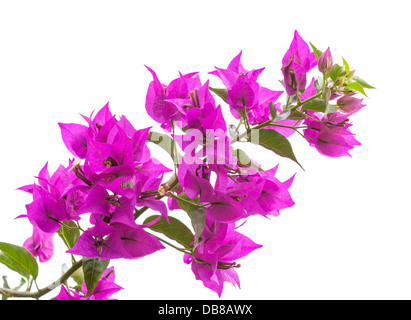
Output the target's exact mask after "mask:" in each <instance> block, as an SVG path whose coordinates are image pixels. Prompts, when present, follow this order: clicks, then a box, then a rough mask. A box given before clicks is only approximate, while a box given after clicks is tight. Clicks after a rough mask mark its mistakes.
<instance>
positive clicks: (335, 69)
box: [330, 63, 344, 82]
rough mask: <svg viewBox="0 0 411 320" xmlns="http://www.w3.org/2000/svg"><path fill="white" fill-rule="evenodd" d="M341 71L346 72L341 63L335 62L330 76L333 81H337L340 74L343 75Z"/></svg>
mask: <svg viewBox="0 0 411 320" xmlns="http://www.w3.org/2000/svg"><path fill="white" fill-rule="evenodd" d="M341 72H344V69H343V67H341V66H340V65H339V64H337V63H336V64H334V65H333V67H332V69H331V71H330V78H331V80H332V81H334V82H335V81H336V80H337V78H338V77H339V76H341Z"/></svg>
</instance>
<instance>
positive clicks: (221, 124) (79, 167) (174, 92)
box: [20, 31, 364, 299]
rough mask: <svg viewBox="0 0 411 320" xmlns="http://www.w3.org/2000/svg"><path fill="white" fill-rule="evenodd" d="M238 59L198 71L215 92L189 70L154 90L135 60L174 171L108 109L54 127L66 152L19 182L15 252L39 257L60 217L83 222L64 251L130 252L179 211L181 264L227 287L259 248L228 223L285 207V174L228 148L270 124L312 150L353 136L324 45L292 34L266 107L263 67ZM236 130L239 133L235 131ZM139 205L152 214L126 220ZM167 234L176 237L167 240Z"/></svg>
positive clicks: (126, 255) (345, 86)
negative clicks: (25, 226)
mask: <svg viewBox="0 0 411 320" xmlns="http://www.w3.org/2000/svg"><path fill="white" fill-rule="evenodd" d="M315 50H317V49H315ZM241 55H242V53H241V52H240V54H238V55H237V56H236V57H235V58H234V59H233V60H232V61H231V62H230V63H229V65H228V67H227V68H226V69H223V68H215V70H214V71H211V72H210V74H211V75H214V76H217V77H218V78H219V79H220V80H221V82H222V84H223V85H224V87H225V88H224V89H218V90H216V89H214V88H210V87H209V81H208V80H207V81H206V82H205V83H202V82H201V81H200V78H199V76H198V74H197V73H188V74H181V73H180V74H179V77H177V78H176V79H174V80H173V81H171V82H170V83H169V84H168V85H165V84H163V83H162V82H161V81H160V80H159V78H158V76H157V74H156V73H155V72H154V71H153V70H152V69H150V68H148V67H147V69H148V70H149V72H150V73H151V75H152V77H153V80H152V81H151V83H150V84H149V86H148V91H147V95H146V103H145V109H146V111H147V113H148V114H149V115H150V117H151V118H152V119H153V120H154V121H155V122H157V123H158V124H160V125H161V128H163V130H164V132H165V133H162V134H159V136H161V137H162V139H163V142H164V141H170V143H169V144H167V147H168V148H169V149H168V151H169V153H170V154H171V155H172V157H173V160H174V168H167V167H166V166H164V165H163V164H162V161H161V160H158V159H156V158H154V157H152V155H151V152H150V148H151V147H155V143H156V141H154V140H153V139H152V136H151V135H152V134H153V133H155V132H153V131H152V130H151V129H152V128H151V127H148V128H143V129H135V128H134V127H133V125H132V124H131V122H130V121H129V120H128V119H127V118H126V117H125V116H121V117H117V116H115V115H113V114H112V113H111V111H110V109H109V106H108V104H107V105H105V106H104V107H103V108H102V109H100V110H99V111H98V112H97V113H96V114H95V115H94V112H93V113H92V114H91V115H90V116H89V117H88V116H83V118H84V120H85V124H74V123H59V126H60V130H61V135H62V139H63V142H64V144H65V146H66V147H67V149H68V150H69V151H70V152H71V153H72V155H73V156H74V157H75V158H74V159H71V160H69V162H68V165H67V166H60V167H59V168H58V169H57V170H56V171H55V172H54V173H53V174H52V175H50V173H49V171H48V168H47V164H46V165H45V166H44V168H43V169H42V170H41V171H40V173H39V174H38V176H37V182H36V183H34V184H30V185H27V186H24V187H22V188H20V189H21V190H24V191H26V192H28V193H30V194H31V195H32V198H33V201H32V202H31V203H30V204H28V205H27V206H26V208H27V216H26V217H27V218H28V220H29V222H30V223H31V224H32V225H33V235H32V236H31V237H30V238H29V239H28V240H27V241H26V242H25V243H24V247H26V248H27V249H28V250H29V251H30V252H31V253H32V254H33V255H34V256H38V257H39V259H40V261H41V262H45V261H48V260H49V259H50V258H51V256H52V254H53V235H54V234H55V233H56V232H57V231H58V230H59V229H60V228H62V227H64V226H65V225H66V224H67V223H69V222H75V224H77V225H78V226H79V222H80V221H81V220H83V219H87V221H88V222H89V223H90V224H91V226H90V227H89V228H87V229H86V230H84V231H83V230H82V229H81V228H79V230H81V231H82V232H81V235H80V236H79V238H78V240H77V241H76V243H75V244H74V245H73V246H72V247H69V248H68V250H67V253H70V254H73V255H78V256H82V257H96V258H98V259H100V260H107V259H120V258H122V259H138V258H141V257H144V256H146V255H149V254H152V253H154V252H156V251H159V250H161V249H164V246H163V244H162V241H161V240H162V239H161V238H159V237H157V236H155V235H153V234H151V233H150V232H148V231H150V229H151V228H153V229H154V230H157V231H159V232H160V233H161V229H160V230H159V229H155V226H156V224H157V223H160V222H164V221H166V222H167V223H169V224H171V223H174V222H173V221H174V220H173V221H171V220H170V217H169V213H170V212H172V211H173V210H184V211H186V212H187V213H188V215H189V216H190V218H191V220H192V227H193V229H194V233H193V234H192V239H191V241H189V243H187V244H186V245H185V247H184V248H180V251H183V252H185V253H184V262H185V263H186V264H190V265H191V270H192V272H193V273H194V275H195V278H196V279H198V280H201V281H202V282H203V283H204V285H205V286H206V287H207V288H210V289H211V290H214V291H215V292H216V293H217V294H218V295H219V296H221V294H222V291H223V286H224V283H225V282H230V283H232V284H234V285H237V286H238V287H239V286H240V281H239V278H238V274H237V272H236V270H237V268H238V267H239V266H240V265H239V264H238V263H237V261H238V260H239V259H241V258H242V257H244V256H246V255H248V254H249V253H251V252H252V251H254V250H255V249H257V248H260V247H261V245H258V244H256V243H254V242H253V241H252V240H251V239H249V238H248V237H246V236H245V235H243V234H241V233H239V232H238V231H237V230H238V228H239V224H241V222H242V221H244V219H247V218H249V217H251V216H253V215H261V216H264V217H268V216H277V215H279V213H280V211H281V210H282V209H286V208H289V207H291V206H293V205H294V201H293V200H292V197H291V195H290V192H289V189H290V187H291V185H292V182H293V178H294V176H292V177H290V179H288V180H286V181H280V180H279V179H278V178H276V171H277V168H278V165H277V166H274V167H273V168H270V169H268V170H263V169H262V168H261V167H260V166H259V165H256V164H255V163H254V162H253V160H250V161H249V162H248V163H244V162H243V161H241V159H240V157H239V153H238V150H237V149H235V148H234V146H233V145H234V143H235V142H236V141H238V140H239V139H241V138H244V137H245V139H246V140H245V141H246V142H247V141H248V142H250V141H249V140H247V139H248V138H249V134H250V132H251V130H257V129H265V130H269V132H271V131H275V136H273V137H275V138H276V139H285V141H287V139H286V138H287V137H288V136H290V135H291V134H293V133H294V132H298V133H299V134H300V135H302V136H303V137H304V138H305V139H306V140H307V141H308V143H309V145H310V146H313V147H315V148H316V149H317V150H318V151H319V152H320V153H321V154H323V155H326V156H329V157H340V156H344V155H349V153H348V151H349V150H351V149H352V148H353V147H354V146H355V145H359V142H358V141H357V140H356V139H355V138H354V135H353V133H352V132H351V131H350V127H351V126H352V124H351V123H350V122H349V118H348V117H349V116H351V115H352V114H354V113H355V112H357V111H359V110H360V109H361V108H362V107H363V106H364V105H363V104H362V99H358V98H356V97H354V95H355V94H356V92H354V91H353V90H351V89H350V86H349V83H351V81H352V80H350V79H352V72H351V73H350V70H348V69H347V70H344V68H337V69H338V70H334V69H335V66H334V65H333V60H332V56H331V52H330V50H329V48H328V49H327V51H325V52H324V53H321V52H319V51H318V50H317V52H312V51H311V50H310V47H309V46H308V45H307V43H306V42H305V41H304V40H303V39H302V38H301V37H300V35H299V34H298V33H297V31H296V32H295V35H294V39H293V41H292V43H291V46H290V48H289V49H288V51H287V52H286V53H285V55H284V58H283V60H282V68H281V70H282V73H283V77H284V78H283V80H282V83H283V85H284V88H285V91H286V95H287V103H286V104H285V105H281V103H280V102H277V99H278V98H279V97H280V96H281V95H282V94H283V91H276V90H271V89H268V88H266V87H263V86H261V85H260V84H259V82H258V77H259V75H260V74H261V73H262V71H263V70H264V68H260V69H252V70H246V69H245V68H244V67H243V65H242V63H241ZM317 65H318V69H319V71H320V72H321V73H322V74H323V77H322V81H321V82H319V81H316V80H315V78H313V79H312V81H311V82H310V84H309V85H308V86H307V74H308V73H309V72H310V71H311V70H313V69H314V68H315V67H316V66H317ZM333 70H334V71H333ZM333 72H334V73H335V74H334V73H333ZM344 72H345V73H344ZM215 92H218V95H219V96H220V97H221V98H222V99H223V100H224V102H226V103H227V105H228V107H229V110H230V112H231V114H232V115H233V116H234V119H237V121H238V119H239V120H240V123H239V125H238V126H237V127H236V129H235V130H232V129H233V128H232V127H233V126H232V125H230V126H227V122H226V121H227V120H226V118H225V117H224V116H223V111H222V109H223V108H225V107H224V106H223V107H222V106H220V105H217V103H216V100H215V95H214V94H213V93H215ZM333 100H336V104H334V105H333V104H332V103H331V102H332V101H333ZM242 126H244V128H245V130H246V131H245V133H244V134H243V135H241V134H240V133H239V129H240V128H241V127H242ZM234 127H235V126H234ZM300 129H303V133H301V132H299V130H300ZM176 130H179V131H180V134H177V133H176ZM167 133H171V135H167V137H169V140H164V137H165V136H164V134H167ZM163 136H164V137H163ZM282 141H283V140H282ZM153 142H154V143H153ZM254 143H255V142H254ZM257 144H258V142H257ZM262 145H263V146H264V147H266V148H269V149H270V148H271V150H273V151H274V152H276V153H278V154H280V155H283V154H284V153H285V152H288V151H287V150H288V149H287V150H285V151H284V150H278V148H277V146H271V145H269V142H264V144H263V143H262ZM276 148H277V149H276ZM179 149H181V150H182V151H183V154H182V155H180V154H179ZM281 152H282V153H281ZM177 155H179V156H177ZM164 200H165V201H164ZM148 209H151V210H153V211H155V212H157V213H158V215H157V216H156V217H155V218H154V219H153V220H152V221H150V222H143V223H141V222H140V223H138V222H137V219H138V218H139V217H140V216H141V215H142V214H143V213H144V212H145V211H146V210H148ZM171 238H172V240H177V242H179V243H184V241H183V240H182V239H179V238H178V236H177V235H174V237H171ZM110 272H113V270H112V269H110ZM112 275H114V273H110V274H108V275H105V276H104V275H103V280H102V282H101V284H100V286H101V287H104V288H105V286H107V287H109V291H110V290H111V291H110V292H112V291H113V292H114V291H116V290H118V288H119V287H118V286H117V285H115V284H114V279H113V278H112ZM111 280H112V281H111ZM84 290H85V289H84V288H83V292H79V291H73V290H70V289H69V290H67V289H66V288H64V287H62V289H61V292H60V294H59V296H58V297H57V298H58V299H83V297H84V296H85V294H86V292H84ZM96 290H97V289H96ZM97 291H98V290H97ZM92 297H93V295H92ZM94 297H95V298H96V299H97V298H106V296H105V295H102V296H99V295H98V294H95V295H94ZM107 298H108V296H107Z"/></svg>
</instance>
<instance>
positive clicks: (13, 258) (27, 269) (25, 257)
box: [0, 242, 39, 279]
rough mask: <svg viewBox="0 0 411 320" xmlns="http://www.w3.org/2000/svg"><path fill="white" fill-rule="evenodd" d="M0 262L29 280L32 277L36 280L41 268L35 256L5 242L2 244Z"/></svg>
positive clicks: (0, 246)
mask: <svg viewBox="0 0 411 320" xmlns="http://www.w3.org/2000/svg"><path fill="white" fill-rule="evenodd" d="M0 251H2V253H0V262H1V263H3V264H4V265H6V266H7V267H8V268H9V269H11V270H13V271H16V272H18V273H19V274H21V275H22V276H23V277H25V278H27V279H29V277H30V276H32V277H33V279H36V278H37V276H38V272H39V267H38V264H37V261H36V259H35V258H34V257H33V255H32V254H31V253H30V252H29V251H28V250H27V249H26V248H23V247H19V246H16V245H14V244H9V243H5V242H0Z"/></svg>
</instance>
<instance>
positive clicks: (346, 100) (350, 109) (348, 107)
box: [337, 93, 365, 115]
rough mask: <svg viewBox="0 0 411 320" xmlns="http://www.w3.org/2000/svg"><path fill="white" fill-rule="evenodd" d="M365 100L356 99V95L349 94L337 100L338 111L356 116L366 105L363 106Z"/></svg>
mask: <svg viewBox="0 0 411 320" xmlns="http://www.w3.org/2000/svg"><path fill="white" fill-rule="evenodd" d="M362 101H363V99H358V98H355V97H354V93H352V94H347V95H345V96H343V97H341V98H339V99H338V100H337V105H338V109H339V110H340V111H341V112H343V113H346V114H349V115H351V114H354V113H356V112H358V111H360V110H361V109H362V108H363V107H365V104H362Z"/></svg>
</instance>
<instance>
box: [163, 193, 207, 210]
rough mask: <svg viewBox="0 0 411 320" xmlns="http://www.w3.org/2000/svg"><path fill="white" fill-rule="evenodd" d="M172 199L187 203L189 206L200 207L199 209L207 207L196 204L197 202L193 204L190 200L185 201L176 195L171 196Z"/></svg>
mask: <svg viewBox="0 0 411 320" xmlns="http://www.w3.org/2000/svg"><path fill="white" fill-rule="evenodd" d="M169 197H170V198H173V199H176V200H178V201H182V202H185V203H187V204H189V205H192V206H195V207H199V208H201V207H205V205H204V204H200V203H195V202H191V201H189V200H186V199H184V198H181V197H179V196H178V195H176V194H173V193H172V194H170V196H169Z"/></svg>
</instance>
